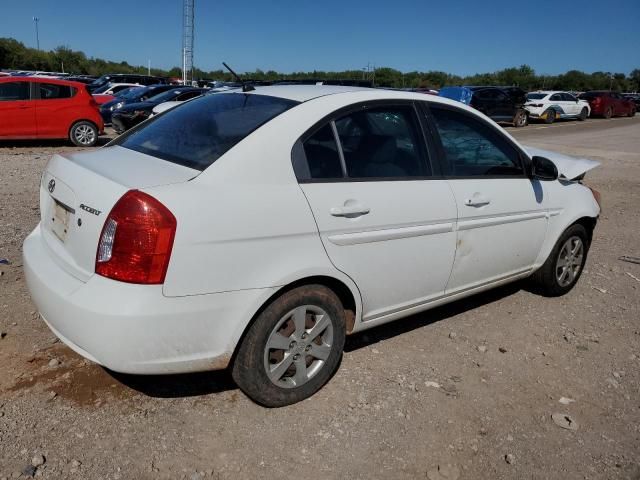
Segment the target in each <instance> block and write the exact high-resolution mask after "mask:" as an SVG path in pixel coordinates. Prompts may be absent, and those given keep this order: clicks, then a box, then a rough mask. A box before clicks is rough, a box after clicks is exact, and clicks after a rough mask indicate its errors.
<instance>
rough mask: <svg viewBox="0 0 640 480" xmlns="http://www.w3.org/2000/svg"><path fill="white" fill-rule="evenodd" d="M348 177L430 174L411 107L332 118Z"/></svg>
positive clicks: (362, 112) (387, 108)
mask: <svg viewBox="0 0 640 480" xmlns="http://www.w3.org/2000/svg"><path fill="white" fill-rule="evenodd" d="M335 125H336V130H337V132H338V138H339V139H340V144H341V146H342V152H343V155H344V162H345V166H346V170H347V176H348V177H350V178H394V177H395V178H402V177H424V176H428V175H430V174H431V172H430V169H429V168H428V164H427V161H426V155H425V151H424V145H423V138H422V136H421V135H422V134H421V131H420V126H419V124H418V120H417V117H416V114H415V111H414V109H413V107H411V106H406V107H405V106H393V107H391V106H390V107H381V108H371V109H366V110H362V111H358V112H355V113H352V114H350V115H347V116H345V117H342V118H340V119H338V120H336V122H335Z"/></svg>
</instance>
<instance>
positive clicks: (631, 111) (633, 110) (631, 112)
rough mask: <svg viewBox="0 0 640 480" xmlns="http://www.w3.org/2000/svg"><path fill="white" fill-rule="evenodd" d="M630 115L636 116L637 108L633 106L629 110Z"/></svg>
mask: <svg viewBox="0 0 640 480" xmlns="http://www.w3.org/2000/svg"><path fill="white" fill-rule="evenodd" d="M629 116H630V117H635V116H636V111H635V109H633V108H632V109H631V110H629Z"/></svg>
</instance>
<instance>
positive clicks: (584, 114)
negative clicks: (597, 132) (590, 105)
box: [578, 107, 589, 122]
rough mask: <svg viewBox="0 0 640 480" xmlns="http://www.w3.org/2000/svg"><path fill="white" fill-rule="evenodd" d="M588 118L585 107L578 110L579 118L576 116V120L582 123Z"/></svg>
mask: <svg viewBox="0 0 640 480" xmlns="http://www.w3.org/2000/svg"><path fill="white" fill-rule="evenodd" d="M588 116H589V112H588V111H587V107H584V108H583V109H582V110H580V116H578V120H580V121H581V122H584V121H585V120H586V119H587V117H588Z"/></svg>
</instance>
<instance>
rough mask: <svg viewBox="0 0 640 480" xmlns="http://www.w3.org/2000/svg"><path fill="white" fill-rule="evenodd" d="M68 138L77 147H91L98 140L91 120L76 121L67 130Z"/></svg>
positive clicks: (95, 128) (96, 130)
mask: <svg viewBox="0 0 640 480" xmlns="http://www.w3.org/2000/svg"><path fill="white" fill-rule="evenodd" d="M69 140H71V141H72V142H73V144H74V145H77V146H78V147H93V146H94V145H95V144H96V143H97V142H98V129H97V127H96V126H95V125H94V124H93V123H91V122H87V121H84V120H83V121H81V122H76V123H74V124H73V126H72V127H71V129H70V130H69Z"/></svg>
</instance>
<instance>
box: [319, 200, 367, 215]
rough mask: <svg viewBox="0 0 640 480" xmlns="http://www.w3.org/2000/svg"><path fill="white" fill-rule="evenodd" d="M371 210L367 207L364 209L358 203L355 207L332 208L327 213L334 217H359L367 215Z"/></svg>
mask: <svg viewBox="0 0 640 480" xmlns="http://www.w3.org/2000/svg"><path fill="white" fill-rule="evenodd" d="M370 211H371V209H370V208H369V207H365V206H364V205H361V204H359V203H356V204H355V205H344V206H342V207H333V208H332V209H331V210H329V213H331V215H333V216H334V217H359V216H361V215H366V214H367V213H369V212H370Z"/></svg>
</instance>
